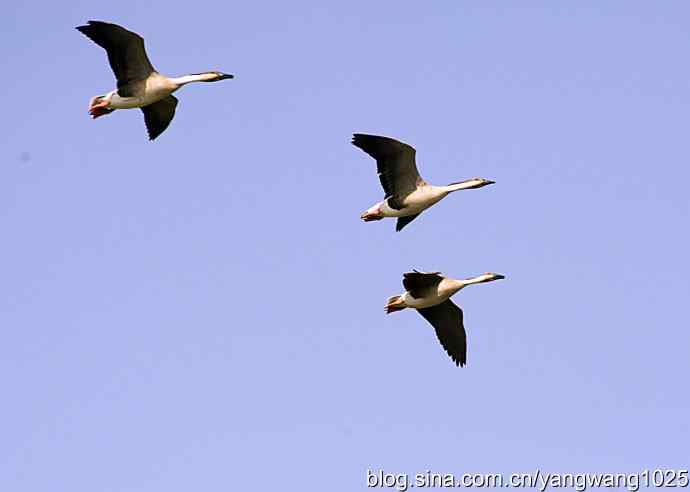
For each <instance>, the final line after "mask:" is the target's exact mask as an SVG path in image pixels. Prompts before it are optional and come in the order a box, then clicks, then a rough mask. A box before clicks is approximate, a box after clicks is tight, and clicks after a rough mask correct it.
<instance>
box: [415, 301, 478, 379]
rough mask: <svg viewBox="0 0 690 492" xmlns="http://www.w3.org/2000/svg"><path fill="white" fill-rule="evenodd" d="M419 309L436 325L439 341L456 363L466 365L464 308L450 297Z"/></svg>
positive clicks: (425, 317) (420, 312)
mask: <svg viewBox="0 0 690 492" xmlns="http://www.w3.org/2000/svg"><path fill="white" fill-rule="evenodd" d="M417 311H419V314H421V315H422V316H423V317H424V319H426V320H427V321H428V322H429V323H431V325H432V326H433V327H434V329H435V330H436V336H437V337H438V341H439V342H441V345H442V346H443V348H444V349H445V351H446V352H448V355H450V358H451V359H453V362H455V365H456V366H457V365H460V366H464V365H465V364H466V363H467V335H466V334H465V327H464V326H463V323H462V309H460V308H459V307H457V306H456V305H455V304H453V301H451V300H450V299H448V300H447V301H445V302H442V303H441V304H437V305H436V306H432V307H429V308H424V309H418V310H417Z"/></svg>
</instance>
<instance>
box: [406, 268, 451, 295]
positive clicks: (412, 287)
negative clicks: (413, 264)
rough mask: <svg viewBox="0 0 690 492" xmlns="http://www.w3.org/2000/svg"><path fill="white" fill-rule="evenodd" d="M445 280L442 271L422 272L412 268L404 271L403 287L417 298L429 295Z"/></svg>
mask: <svg viewBox="0 0 690 492" xmlns="http://www.w3.org/2000/svg"><path fill="white" fill-rule="evenodd" d="M441 280H443V275H441V272H429V273H427V272H420V271H417V270H412V271H411V272H407V273H403V287H405V290H406V291H408V292H409V293H410V295H411V296H412V297H414V298H415V299H420V298H422V297H427V296H428V295H429V294H430V293H431V292H432V291H434V290H436V288H437V287H438V284H440V283H441Z"/></svg>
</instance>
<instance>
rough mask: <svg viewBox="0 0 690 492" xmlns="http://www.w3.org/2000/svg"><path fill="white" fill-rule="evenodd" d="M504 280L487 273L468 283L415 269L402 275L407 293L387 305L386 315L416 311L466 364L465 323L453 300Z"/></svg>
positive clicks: (454, 356)
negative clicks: (467, 290)
mask: <svg viewBox="0 0 690 492" xmlns="http://www.w3.org/2000/svg"><path fill="white" fill-rule="evenodd" d="M503 278H505V277H504V276H503V275H499V274H497V273H484V274H482V275H479V276H477V277H473V278H469V279H466V280H455V279H452V278H448V277H446V276H444V275H442V274H441V272H430V273H426V272H419V271H417V270H413V271H411V272H407V273H405V274H403V286H404V287H405V292H404V293H403V294H401V295H399V296H393V297H391V298H389V299H388V302H387V303H386V313H388V314H390V313H393V312H395V311H401V310H403V309H405V308H408V307H409V308H414V309H416V310H417V311H418V312H419V314H421V315H422V316H423V317H424V319H426V320H427V321H428V322H429V323H431V325H432V326H433V327H434V329H435V330H436V336H437V337H438V340H439V342H441V345H442V346H443V348H444V349H445V351H446V352H447V353H448V355H450V358H451V359H453V362H455V365H456V366H457V365H460V366H464V365H465V364H466V363H467V336H466V335H465V327H464V326H463V322H462V309H460V308H459V307H458V306H456V305H455V304H454V303H453V301H451V300H450V297H451V296H452V295H454V294H455V293H456V292H458V291H459V290H460V289H463V288H465V287H467V286H468V285H473V284H480V283H484V282H491V281H493V280H500V279H503Z"/></svg>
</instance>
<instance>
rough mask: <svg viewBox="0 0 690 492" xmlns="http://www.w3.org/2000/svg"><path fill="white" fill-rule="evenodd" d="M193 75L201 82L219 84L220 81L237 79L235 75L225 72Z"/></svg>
mask: <svg viewBox="0 0 690 492" xmlns="http://www.w3.org/2000/svg"><path fill="white" fill-rule="evenodd" d="M191 75H195V76H197V77H198V81H199V82H218V81H220V80H226V79H233V78H235V76H234V75H230V74H228V73H223V72H202V73H193V74H191Z"/></svg>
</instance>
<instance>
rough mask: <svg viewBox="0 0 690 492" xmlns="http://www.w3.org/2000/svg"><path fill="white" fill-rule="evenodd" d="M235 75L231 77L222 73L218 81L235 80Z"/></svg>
mask: <svg viewBox="0 0 690 492" xmlns="http://www.w3.org/2000/svg"><path fill="white" fill-rule="evenodd" d="M234 78H235V76H234V75H230V74H229V73H221V74H220V76H219V77H218V80H225V79H234Z"/></svg>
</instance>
